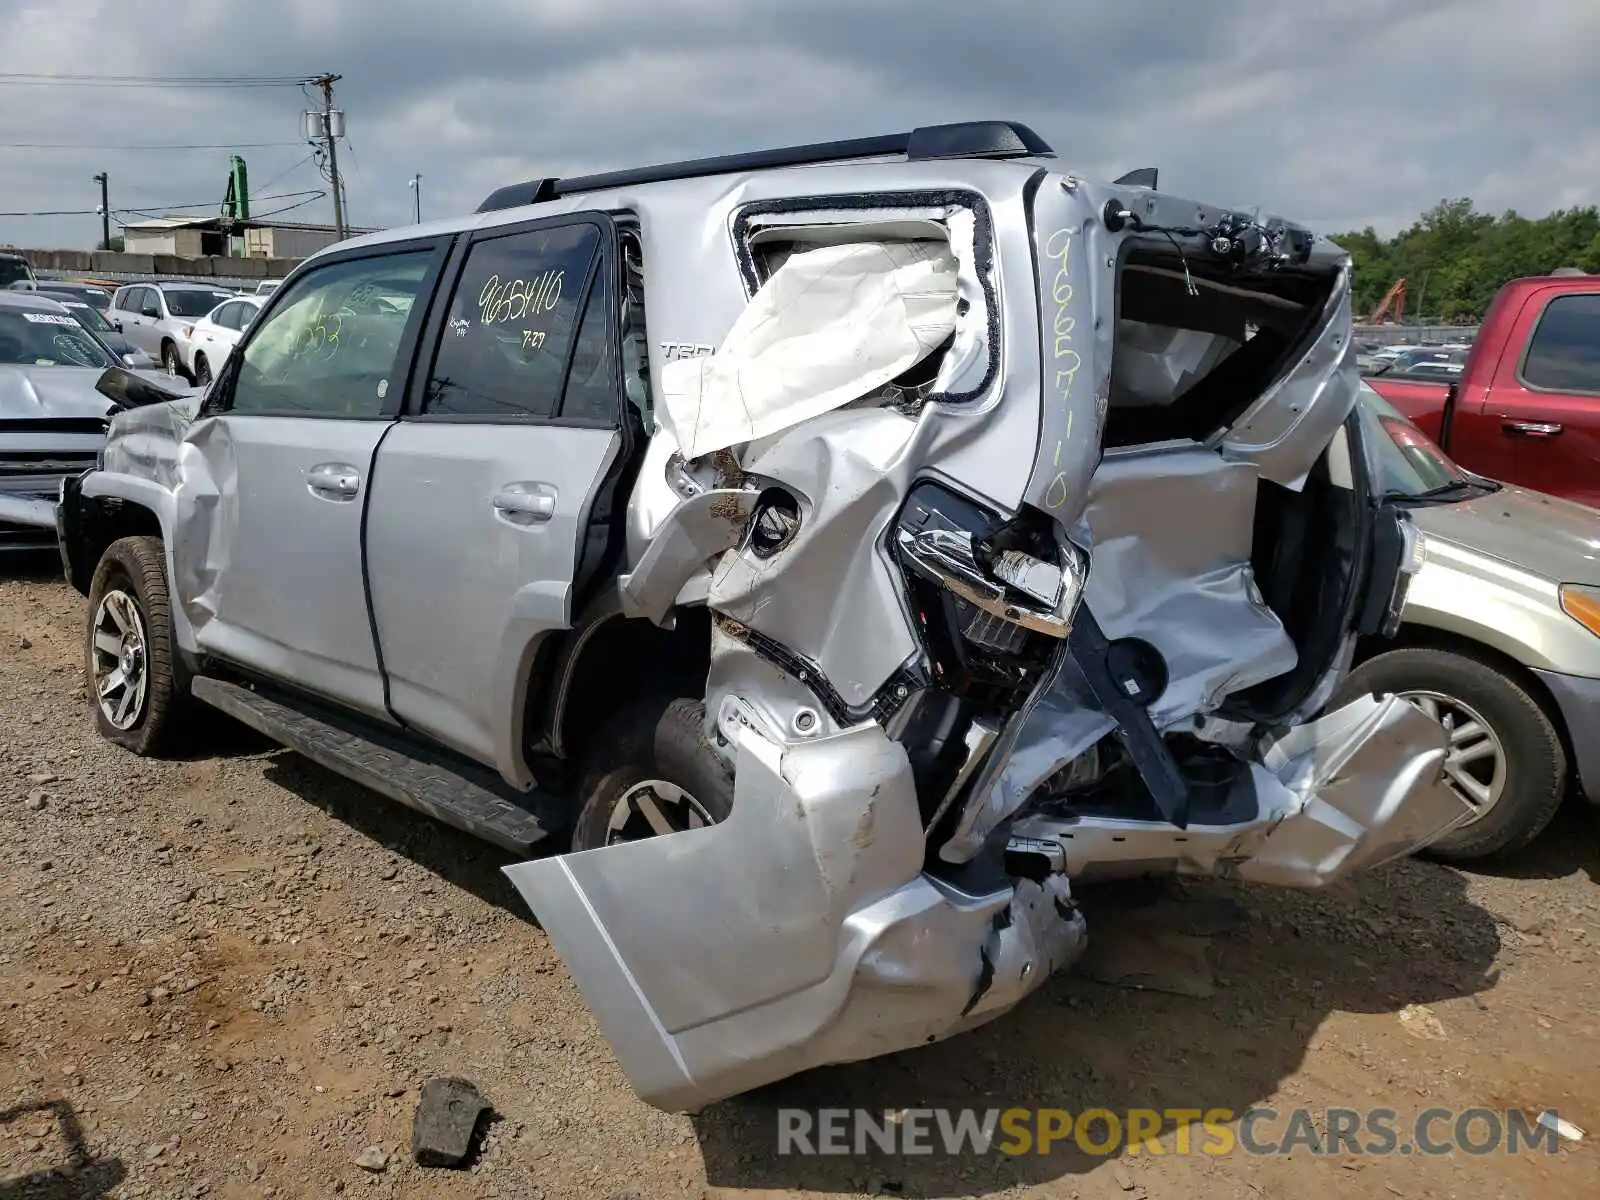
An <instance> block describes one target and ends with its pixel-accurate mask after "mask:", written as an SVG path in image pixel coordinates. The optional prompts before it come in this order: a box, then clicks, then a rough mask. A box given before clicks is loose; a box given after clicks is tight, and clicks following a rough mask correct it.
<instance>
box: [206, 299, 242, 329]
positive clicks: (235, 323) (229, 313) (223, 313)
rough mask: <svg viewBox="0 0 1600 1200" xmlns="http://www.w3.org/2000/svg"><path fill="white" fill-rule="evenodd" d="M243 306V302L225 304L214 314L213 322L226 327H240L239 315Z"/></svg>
mask: <svg viewBox="0 0 1600 1200" xmlns="http://www.w3.org/2000/svg"><path fill="white" fill-rule="evenodd" d="M243 308H244V305H242V304H224V305H223V306H222V307H221V308H219V309H217V311H216V313H215V314H214V315H213V316H212V318H211V323H212V324H213V325H220V326H222V327H223V328H224V329H238V328H239V315H240V312H241V311H242V310H243Z"/></svg>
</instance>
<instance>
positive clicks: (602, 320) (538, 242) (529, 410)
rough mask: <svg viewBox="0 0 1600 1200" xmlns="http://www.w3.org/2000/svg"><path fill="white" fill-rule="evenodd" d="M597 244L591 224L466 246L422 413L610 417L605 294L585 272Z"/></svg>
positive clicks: (591, 272) (611, 358) (611, 362)
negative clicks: (463, 261)
mask: <svg viewBox="0 0 1600 1200" xmlns="http://www.w3.org/2000/svg"><path fill="white" fill-rule="evenodd" d="M600 244H601V242H600V229H599V227H598V226H596V225H591V224H588V223H586V222H584V223H574V224H570V225H556V226H544V227H541V228H539V229H532V230H524V231H522V232H520V233H512V234H506V235H504V236H501V237H496V238H488V239H484V240H481V241H478V242H476V243H474V244H473V246H472V249H471V250H470V251H469V252H468V254H467V261H466V264H465V266H464V267H463V269H462V274H461V279H460V282H459V283H458V284H457V285H456V289H455V294H454V295H453V296H452V298H451V303H450V311H449V314H448V317H447V319H446V322H445V326H444V330H443V333H442V336H441V338H440V342H439V349H438V352H437V353H436V354H435V356H434V361H433V370H432V371H431V373H430V375H429V378H428V386H427V391H426V394H425V396H424V398H423V406H422V411H423V412H424V413H429V414H435V415H452V416H476V417H485V418H496V419H502V420H506V419H509V420H538V419H550V418H554V417H558V416H570V417H575V418H585V419H591V420H614V419H615V408H616V403H615V397H616V395H617V390H618V384H617V374H616V371H617V367H616V355H615V353H614V351H613V348H612V345H611V341H612V339H611V337H610V334H609V328H608V323H607V320H606V308H607V305H608V304H609V302H610V300H609V296H610V290H609V288H607V287H606V286H605V285H604V281H603V280H602V279H601V278H600V275H599V273H598V272H597V271H596V270H595V267H596V265H597V263H598V260H599V258H600ZM591 279H593V283H592V284H591ZM591 292H593V293H594V295H593V297H591V295H590V293H591ZM586 314H587V315H586Z"/></svg>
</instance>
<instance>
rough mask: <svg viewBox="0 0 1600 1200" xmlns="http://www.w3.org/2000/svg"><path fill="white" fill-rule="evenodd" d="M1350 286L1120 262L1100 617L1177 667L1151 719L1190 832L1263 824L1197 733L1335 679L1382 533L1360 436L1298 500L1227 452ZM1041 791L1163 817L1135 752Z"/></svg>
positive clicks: (1275, 715)
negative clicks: (1354, 457) (1179, 787)
mask: <svg viewBox="0 0 1600 1200" xmlns="http://www.w3.org/2000/svg"><path fill="white" fill-rule="evenodd" d="M1337 282H1338V280H1337V276H1336V275H1334V274H1332V273H1330V272H1325V271H1324V272H1317V271H1312V270H1299V269H1292V268H1283V269H1279V270H1272V271H1260V272H1250V271H1232V270H1230V269H1229V268H1228V267H1226V266H1225V265H1222V264H1218V263H1215V262H1211V261H1207V260H1205V259H1202V258H1199V257H1198V256H1194V255H1190V256H1187V257H1186V256H1183V255H1180V254H1179V253H1177V252H1176V250H1175V248H1174V247H1172V246H1170V245H1164V244H1151V243H1148V242H1146V243H1143V244H1138V245H1136V246H1135V247H1134V248H1132V249H1130V250H1129V251H1127V252H1126V253H1125V255H1124V258H1123V261H1122V263H1121V265H1120V271H1119V280H1118V324H1117V341H1116V347H1115V351H1114V356H1113V360H1112V371H1111V390H1110V402H1109V406H1108V411H1107V419H1106V430H1105V438H1104V448H1105V451H1106V457H1105V459H1104V460H1103V461H1102V463H1101V466H1100V468H1099V470H1098V471H1097V473H1096V476H1095V485H1094V497H1093V499H1092V500H1091V505H1090V509H1089V512H1088V520H1089V524H1090V527H1091V530H1092V532H1093V535H1094V543H1095V553H1094V566H1093V569H1092V570H1091V572H1090V582H1089V587H1088V589H1087V591H1086V594H1085V601H1086V603H1087V604H1088V605H1089V606H1090V608H1091V610H1092V611H1093V612H1094V614H1095V617H1096V618H1097V620H1099V621H1100V623H1101V624H1102V625H1103V626H1104V627H1105V630H1106V633H1107V635H1108V636H1109V637H1111V638H1113V639H1114V640H1115V639H1125V640H1127V641H1129V642H1130V643H1131V642H1133V641H1134V639H1137V640H1138V641H1140V642H1146V643H1149V645H1151V646H1153V647H1154V648H1155V650H1156V652H1157V653H1158V654H1159V655H1160V660H1161V661H1160V664H1159V665H1160V667H1161V668H1163V669H1164V670H1163V671H1162V673H1163V674H1164V676H1165V678H1164V681H1163V687H1162V690H1161V692H1160V694H1159V695H1157V696H1156V697H1155V699H1154V700H1152V701H1151V703H1150V705H1149V711H1150V715H1151V719H1152V721H1153V722H1154V724H1155V726H1156V728H1157V729H1158V730H1160V731H1161V733H1162V734H1163V739H1164V741H1165V743H1166V745H1167V748H1168V750H1169V751H1170V752H1171V754H1172V756H1173V758H1174V760H1175V761H1176V763H1177V765H1178V768H1179V770H1180V772H1181V774H1182V776H1183V779H1184V784H1185V786H1186V787H1187V789H1188V819H1189V820H1190V821H1193V822H1197V823H1201V824H1211V825H1229V824H1234V823H1239V822H1245V821H1250V820H1252V819H1254V818H1255V816H1256V812H1257V805H1256V801H1255V798H1254V790H1253V787H1252V785H1251V780H1250V776H1249V769H1248V766H1247V764H1246V756H1242V755H1238V754H1235V753H1234V752H1233V751H1231V750H1230V749H1228V748H1225V747H1224V746H1222V745H1218V744H1216V743H1214V742H1212V741H1210V740H1206V738H1209V737H1211V736H1213V735H1211V734H1209V733H1208V734H1206V738H1202V737H1200V736H1197V732H1198V731H1200V729H1201V727H1200V725H1199V724H1198V723H1197V721H1198V720H1199V719H1203V718H1206V717H1208V716H1215V717H1218V718H1221V719H1224V720H1231V721H1239V722H1243V723H1245V724H1246V725H1247V726H1248V725H1253V726H1256V727H1257V728H1265V727H1268V726H1271V725H1273V724H1274V723H1276V722H1277V721H1279V720H1280V719H1281V718H1282V717H1283V715H1284V714H1286V713H1287V712H1289V711H1291V710H1292V709H1293V708H1295V707H1296V706H1297V705H1298V704H1300V703H1302V702H1303V701H1304V700H1305V698H1306V697H1307V696H1308V695H1309V694H1310V693H1311V691H1312V689H1313V688H1314V687H1315V685H1316V683H1317V682H1318V681H1319V680H1320V679H1321V678H1322V676H1323V674H1324V673H1325V672H1326V670H1327V669H1328V667H1329V666H1331V665H1332V663H1333V661H1334V658H1335V656H1336V655H1337V653H1338V651H1339V649H1340V646H1341V644H1342V633H1343V630H1344V629H1345V628H1346V627H1347V626H1348V623H1349V604H1350V600H1351V597H1352V594H1353V592H1354V590H1355V584H1356V582H1357V574H1358V572H1357V567H1358V564H1360V563H1362V562H1363V561H1364V546H1365V544H1366V539H1367V537H1368V536H1369V534H1368V530H1367V528H1366V523H1365V519H1364V514H1365V511H1366V510H1365V496H1364V494H1362V493H1361V492H1360V491H1359V490H1358V489H1359V488H1360V487H1361V486H1362V484H1361V481H1360V480H1359V479H1357V478H1356V477H1355V474H1354V472H1353V471H1352V468H1351V458H1350V455H1351V448H1350V442H1349V440H1348V435H1347V434H1346V433H1345V432H1342V431H1341V432H1340V433H1339V435H1338V436H1337V437H1335V439H1334V441H1333V443H1332V444H1331V445H1330V446H1329V447H1328V449H1327V451H1326V452H1325V453H1324V454H1323V455H1322V457H1321V458H1320V459H1319V460H1318V461H1317V463H1316V464H1315V466H1314V467H1313V468H1312V469H1311V471H1310V473H1309V475H1308V476H1307V477H1306V479H1305V481H1304V484H1303V486H1302V487H1301V488H1299V489H1298V490H1296V489H1292V488H1289V487H1284V486H1280V485H1279V484H1277V483H1274V482H1272V481H1270V480H1267V479H1264V478H1261V477H1260V476H1259V475H1258V473H1257V471H1256V469H1255V468H1254V467H1253V466H1252V465H1251V464H1249V463H1246V462H1237V461H1230V460H1229V459H1228V458H1227V457H1225V455H1224V454H1223V452H1222V451H1221V449H1220V448H1219V443H1220V442H1221V441H1222V440H1223V438H1222V436H1221V435H1222V434H1223V433H1225V432H1226V431H1227V430H1228V429H1229V428H1230V427H1232V426H1233V425H1234V423H1235V422H1237V421H1239V420H1240V418H1241V417H1243V416H1244V415H1245V414H1246V413H1247V412H1249V411H1250V409H1251V408H1252V407H1253V406H1254V405H1255V404H1256V403H1257V402H1258V401H1259V400H1260V399H1261V398H1262V397H1263V396H1264V395H1265V394H1266V393H1267V392H1268V391H1269V390H1270V389H1271V388H1272V387H1273V385H1274V384H1275V383H1277V382H1278V381H1279V380H1280V379H1281V378H1282V377H1283V376H1284V375H1285V374H1286V373H1287V372H1288V371H1290V369H1291V368H1292V367H1293V366H1294V365H1295V363H1297V362H1298V361H1299V360H1300V359H1301V358H1302V357H1303V355H1304V354H1305V350H1306V347H1307V346H1308V345H1309V344H1310V343H1311V341H1312V340H1313V339H1314V338H1315V337H1316V336H1317V334H1318V333H1319V331H1320V330H1321V329H1322V327H1323V322H1324V321H1325V320H1326V315H1327V308H1328V305H1329V301H1330V297H1331V296H1332V294H1333V289H1334V287H1335V286H1336V284H1337ZM1245 732H1246V733H1248V730H1245ZM1040 793H1041V794H1042V795H1043V796H1053V797H1055V799H1054V800H1052V801H1046V804H1047V805H1054V806H1055V807H1057V808H1060V807H1061V805H1063V804H1065V805H1066V807H1067V808H1068V809H1069V810H1070V811H1072V812H1076V813H1078V814H1080V815H1084V816H1088V815H1098V816H1114V817H1117V818H1119V819H1132V820H1150V821H1161V820H1163V817H1162V815H1161V812H1160V811H1159V808H1158V805H1157V804H1156V802H1155V800H1154V799H1153V797H1152V794H1151V791H1150V789H1149V787H1148V786H1147V783H1146V781H1145V780H1144V779H1143V778H1141V774H1140V772H1139V771H1138V770H1137V769H1135V767H1134V766H1133V764H1132V762H1131V760H1130V759H1129V757H1128V755H1127V753H1126V751H1125V749H1124V746H1123V745H1122V744H1121V741H1120V739H1119V738H1118V737H1113V736H1107V737H1105V738H1104V739H1102V740H1101V741H1100V742H1098V743H1097V744H1096V745H1095V746H1094V747H1093V748H1092V749H1091V751H1090V752H1088V753H1087V754H1084V755H1082V756H1081V757H1080V758H1079V759H1078V760H1075V761H1074V762H1072V763H1071V764H1070V765H1069V766H1067V767H1064V768H1063V769H1062V770H1061V771H1059V772H1058V773H1057V775H1056V776H1055V777H1054V778H1053V779H1052V780H1050V781H1049V782H1047V783H1046V784H1045V785H1044V786H1043V787H1042V788H1041V789H1040Z"/></svg>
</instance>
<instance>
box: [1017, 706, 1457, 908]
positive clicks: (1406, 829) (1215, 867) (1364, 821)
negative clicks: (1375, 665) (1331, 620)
mask: <svg viewBox="0 0 1600 1200" xmlns="http://www.w3.org/2000/svg"><path fill="white" fill-rule="evenodd" d="M1446 744H1447V743H1446V738H1445V734H1444V732H1443V730H1442V729H1441V728H1440V727H1439V725H1438V723H1437V722H1435V721H1432V720H1430V719H1429V718H1428V717H1426V716H1424V715H1423V714H1422V713H1421V712H1420V711H1419V710H1417V709H1416V708H1415V707H1414V706H1412V705H1410V704H1408V703H1407V702H1405V701H1404V700H1401V699H1399V698H1397V697H1394V696H1387V697H1385V698H1383V699H1382V700H1377V699H1374V698H1372V697H1370V696H1364V697H1362V698H1361V699H1359V700H1355V701H1353V702H1351V703H1350V704H1348V705H1346V706H1345V707H1343V708H1340V709H1338V710H1337V711H1335V712H1332V713H1329V714H1327V715H1326V716H1324V717H1321V718H1319V719H1318V720H1315V721H1312V722H1309V723H1307V724H1305V725H1299V726H1296V727H1295V728H1294V729H1292V730H1290V731H1289V732H1288V733H1287V734H1286V735H1284V736H1283V737H1282V738H1280V739H1278V740H1277V741H1276V742H1275V743H1274V744H1273V745H1272V746H1271V748H1270V749H1269V750H1268V751H1267V752H1266V753H1265V754H1264V755H1263V757H1262V761H1260V762H1257V763H1253V764H1251V766H1250V774H1249V780H1248V786H1247V787H1245V789H1244V790H1245V793H1246V807H1244V808H1242V809H1240V810H1237V811H1235V812H1234V813H1233V814H1231V815H1232V816H1233V817H1234V818H1235V819H1232V820H1229V821H1228V822H1226V823H1221V824H1208V823H1197V824H1192V825H1190V826H1189V827H1188V828H1187V829H1177V828H1174V827H1173V826H1171V825H1169V824H1166V823H1164V822H1160V821H1149V820H1132V819H1119V818H1116V817H1111V816H1101V815H1081V816H1073V817H1061V816H1055V815H1051V814H1049V813H1038V814H1034V815H1030V816H1026V817H1024V818H1023V819H1021V820H1019V821H1018V822H1017V823H1016V824H1015V825H1014V826H1013V832H1014V834H1015V835H1016V836H1018V837H1031V838H1041V839H1048V840H1054V841H1056V842H1058V843H1059V845H1060V846H1061V847H1062V853H1063V856H1064V860H1065V864H1066V870H1067V874H1068V875H1069V876H1070V877H1072V878H1073V879H1079V880H1095V879H1105V878H1115V877H1118V876H1125V875H1139V874H1146V873H1175V874H1184V875H1219V876H1224V877H1231V878H1238V879H1243V880H1248V881H1250V882H1252V883H1261V884H1268V885H1272V886H1277V887H1292V888H1320V887H1324V886H1326V885H1328V884H1329V883H1332V882H1334V881H1336V880H1339V879H1343V878H1346V877H1347V876H1349V875H1351V874H1353V873H1354V872H1357V871H1363V870H1367V869H1370V868H1372V867H1375V866H1379V865H1381V864H1383V863H1385V862H1389V861H1391V860H1393V859H1395V858H1400V857H1403V856H1404V855H1407V854H1410V853H1413V852H1414V851H1416V850H1418V849H1421V848H1422V847H1424V846H1426V845H1428V844H1429V843H1431V842H1433V841H1434V840H1436V839H1437V838H1440V837H1442V836H1444V835H1445V834H1446V833H1449V832H1450V831H1451V830H1452V829H1454V828H1456V827H1457V826H1458V825H1460V824H1461V823H1462V822H1464V821H1466V820H1467V819H1469V818H1470V817H1471V815H1472V809H1471V807H1470V806H1469V805H1468V804H1467V803H1466V802H1465V801H1464V800H1462V799H1461V798H1460V797H1459V796H1457V795H1456V794H1455V792H1454V791H1452V790H1451V789H1450V787H1449V786H1448V785H1447V784H1446V783H1445V782H1444V778H1443V774H1442V768H1443V765H1444V757H1445V753H1446Z"/></svg>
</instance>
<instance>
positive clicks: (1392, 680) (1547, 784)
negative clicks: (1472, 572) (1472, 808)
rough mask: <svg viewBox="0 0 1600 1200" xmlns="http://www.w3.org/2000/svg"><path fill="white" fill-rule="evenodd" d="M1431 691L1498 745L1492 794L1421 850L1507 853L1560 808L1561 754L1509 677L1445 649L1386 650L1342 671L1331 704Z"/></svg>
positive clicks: (1459, 856) (1549, 725)
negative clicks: (1458, 707)
mask: <svg viewBox="0 0 1600 1200" xmlns="http://www.w3.org/2000/svg"><path fill="white" fill-rule="evenodd" d="M1407 692H1412V693H1415V692H1432V693H1434V694H1436V695H1438V696H1443V697H1447V698H1448V699H1449V700H1451V701H1455V702H1457V703H1459V704H1462V705H1464V706H1465V707H1466V708H1469V709H1471V710H1472V711H1473V712H1474V713H1476V714H1477V715H1478V716H1479V717H1480V718H1481V719H1482V721H1483V723H1484V724H1485V725H1486V726H1488V727H1489V729H1490V731H1491V732H1492V733H1493V735H1494V737H1495V738H1497V739H1498V740H1499V742H1500V745H1501V747H1502V748H1503V751H1504V758H1505V774H1504V783H1503V786H1502V788H1501V793H1500V799H1499V801H1498V802H1496V803H1495V804H1494V805H1493V806H1492V807H1491V808H1490V809H1489V810H1488V811H1487V812H1486V813H1484V815H1483V816H1481V817H1479V818H1477V819H1475V820H1474V821H1472V822H1471V823H1470V824H1467V825H1464V826H1462V827H1461V828H1459V829H1457V830H1455V831H1454V832H1452V833H1449V834H1446V835H1445V836H1444V837H1442V838H1440V839H1439V840H1438V841H1437V842H1435V843H1434V844H1433V845H1431V846H1429V847H1428V848H1427V850H1426V851H1425V853H1426V854H1427V855H1429V856H1430V857H1433V858H1441V859H1446V860H1448V861H1452V862H1470V861H1473V860H1475V859H1486V858H1492V857H1498V856H1503V855H1509V854H1514V853H1515V852H1516V851H1518V850H1521V849H1522V848H1523V847H1525V846H1527V845H1528V843H1530V842H1531V841H1533V839H1534V838H1536V837H1538V836H1539V834H1540V833H1542V832H1543V831H1544V828H1545V826H1547V825H1549V824H1550V821H1551V818H1553V817H1554V816H1555V815H1556V810H1557V809H1559V808H1560V807H1561V800H1562V797H1563V796H1564V795H1565V792H1566V782H1567V755H1566V750H1565V749H1564V748H1563V746H1562V744H1561V736H1560V734H1559V733H1558V732H1557V730H1556V727H1555V725H1554V723H1553V722H1552V721H1551V719H1550V716H1549V714H1547V713H1546V712H1545V710H1544V708H1543V707H1542V706H1541V705H1540V704H1539V702H1538V701H1537V700H1536V699H1534V697H1533V696H1532V695H1531V694H1530V693H1529V692H1528V691H1527V689H1525V688H1524V687H1523V686H1522V685H1521V683H1520V682H1519V681H1518V680H1517V679H1515V678H1514V677H1511V676H1508V675H1507V674H1505V673H1504V672H1503V671H1501V670H1499V669H1497V668H1496V667H1493V666H1490V665H1489V664H1488V663H1486V662H1483V661H1481V660H1479V659H1476V658H1473V657H1471V656H1469V655H1466V654H1460V653H1456V652H1454V651H1449V650H1425V649H1404V650H1390V651H1388V652H1386V653H1384V654H1379V655H1377V656H1375V657H1373V658H1370V659H1368V660H1367V661H1366V662H1364V663H1362V664H1361V665H1360V666H1359V667H1357V668H1356V669H1355V670H1354V671H1352V672H1351V673H1350V676H1349V678H1348V679H1346V680H1345V682H1344V685H1343V686H1342V687H1341V688H1340V689H1339V693H1338V696H1337V697H1336V699H1335V700H1334V701H1333V703H1332V704H1331V705H1330V707H1336V706H1337V705H1339V704H1341V703H1348V702H1349V701H1351V700H1353V699H1355V698H1356V697H1357V696H1361V695H1365V694H1373V695H1386V694H1398V693H1407Z"/></svg>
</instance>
